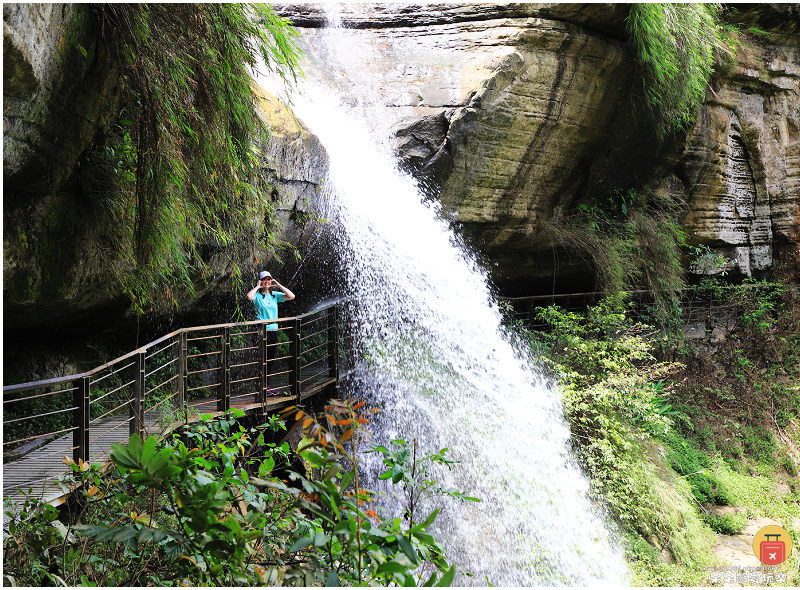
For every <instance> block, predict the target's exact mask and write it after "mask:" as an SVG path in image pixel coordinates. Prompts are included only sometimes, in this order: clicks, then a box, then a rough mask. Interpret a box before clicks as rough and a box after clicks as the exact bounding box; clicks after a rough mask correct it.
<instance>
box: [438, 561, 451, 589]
mask: <svg viewBox="0 0 800 590" xmlns="http://www.w3.org/2000/svg"><path fill="white" fill-rule="evenodd" d="M455 575H456V566H455V565H453V566H451V567H450V569H449V570H447V571H446V572H445V574H444V575H443V576H442V579H441V580H439V583H438V584H436V586H437V587H438V588H442V587H445V586H450V585H451V584H452V583H453V578H454V577H455Z"/></svg>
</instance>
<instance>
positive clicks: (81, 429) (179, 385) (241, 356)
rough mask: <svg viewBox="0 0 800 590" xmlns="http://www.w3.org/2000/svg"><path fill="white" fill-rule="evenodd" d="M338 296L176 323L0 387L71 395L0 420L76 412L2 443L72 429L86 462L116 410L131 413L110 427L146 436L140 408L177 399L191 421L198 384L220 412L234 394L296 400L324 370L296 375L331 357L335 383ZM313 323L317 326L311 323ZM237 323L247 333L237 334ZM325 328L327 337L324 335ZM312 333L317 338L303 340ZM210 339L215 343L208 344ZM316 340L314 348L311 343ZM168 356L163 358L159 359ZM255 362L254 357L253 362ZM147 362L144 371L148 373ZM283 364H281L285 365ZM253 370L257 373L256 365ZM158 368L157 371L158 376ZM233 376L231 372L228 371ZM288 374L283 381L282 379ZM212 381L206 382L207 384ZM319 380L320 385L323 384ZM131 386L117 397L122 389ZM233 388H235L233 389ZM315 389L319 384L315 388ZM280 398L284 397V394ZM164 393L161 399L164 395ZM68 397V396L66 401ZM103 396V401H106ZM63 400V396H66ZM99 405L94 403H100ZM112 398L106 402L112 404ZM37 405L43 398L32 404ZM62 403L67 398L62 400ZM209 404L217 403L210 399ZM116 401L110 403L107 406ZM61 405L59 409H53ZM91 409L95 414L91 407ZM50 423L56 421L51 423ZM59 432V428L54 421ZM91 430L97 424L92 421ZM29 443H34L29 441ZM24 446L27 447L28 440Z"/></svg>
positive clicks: (78, 451)
mask: <svg viewBox="0 0 800 590" xmlns="http://www.w3.org/2000/svg"><path fill="white" fill-rule="evenodd" d="M341 303H342V301H334V302H330V303H327V304H326V305H323V306H321V307H319V308H317V309H314V310H312V311H309V312H306V313H303V314H301V315H298V316H294V317H285V318H277V319H274V320H256V321H245V322H229V323H224V324H214V325H207V326H191V327H186V328H180V329H178V330H175V331H173V332H170V333H169V334H165V335H164V336H161V337H160V338H157V339H156V340H153V341H152V342H149V343H147V344H145V345H143V346H140V347H138V348H137V349H135V350H132V351H130V352H128V353H126V354H124V355H122V356H120V357H117V358H115V359H114V360H111V361H108V362H106V363H103V364H102V365H99V366H97V367H94V368H92V369H90V370H88V371H86V372H83V373H78V374H74V375H66V376H63V377H55V378H52V379H46V380H42V381H35V382H30V383H20V384H15V385H9V386H4V387H3V394H4V397H5V396H9V395H16V394H20V393H24V392H26V391H30V390H36V389H39V390H42V389H44V390H46V391H45V392H44V393H38V392H37V393H36V394H35V395H32V396H27V397H20V398H18V399H15V400H8V399H6V400H4V403H10V402H15V401H16V402H20V401H26V400H33V399H36V398H41V397H45V396H50V395H52V396H55V395H58V394H64V395H67V396H69V398H71V400H69V401H70V402H71V403H65V407H64V409H56V410H54V411H51V412H48V413H46V414H41V415H34V416H23V417H20V416H19V414H17V413H14V414H13V416H12V417H11V418H10V419H9V420H7V421H4V423H8V424H10V423H12V422H21V421H23V420H26V419H34V418H40V417H42V416H47V415H50V414H63V413H66V412H72V413H73V421H72V422H73V424H72V427H71V428H68V429H61V430H55V431H54V432H50V433H45V434H36V435H34V436H27V435H29V434H31V432H30V430H29V431H28V432H27V433H22V432H21V433H20V434H22V436H21V437H15V438H18V440H16V441H9V442H4V443H3V445H4V446H5V445H11V444H15V443H19V442H24V441H26V440H27V441H34V440H35V439H45V440H47V439H49V438H51V437H52V436H53V435H56V434H61V433H64V432H70V431H72V432H73V438H74V442H73V448H72V450H73V451H74V452H73V458H74V460H75V461H76V462H77V461H78V460H79V459H83V460H84V461H87V460H89V457H90V455H89V444H90V443H91V442H93V441H94V440H97V438H101V437H100V436H98V437H95V438H93V439H90V437H89V430H90V428H92V426H93V424H95V423H96V422H99V421H100V420H102V419H103V418H106V417H107V416H110V415H112V414H115V413H119V412H120V411H123V412H124V411H125V410H124V407H125V406H128V407H129V418H128V419H127V420H125V421H124V422H123V423H121V424H120V425H117V426H116V427H114V429H116V428H118V427H119V426H121V425H122V424H124V423H125V422H128V423H129V424H130V427H129V430H130V434H134V433H139V434H140V435H141V434H144V413H145V412H152V411H153V410H154V408H158V407H160V406H162V405H163V404H165V403H166V402H168V401H171V400H173V399H175V403H176V404H179V405H181V406H182V407H183V408H184V416H186V418H185V419H188V412H186V404H187V395H188V394H189V393H190V392H192V391H197V390H201V389H205V390H208V389H212V390H213V389H214V388H216V390H217V395H216V404H217V410H218V411H226V410H228V409H229V408H230V402H231V399H234V400H236V399H241V398H245V397H248V396H252V395H253V394H254V393H255V399H256V403H257V404H262V407H266V406H263V404H265V403H266V402H267V398H268V397H269V396H272V395H276V393H275V392H276V391H288V392H289V393H290V395H291V396H292V397H293V398H295V400H296V403H300V402H301V401H302V399H303V391H304V384H305V383H306V382H307V381H309V380H310V379H314V378H317V377H319V376H320V375H322V374H323V373H324V372H325V370H324V369H323V370H321V371H320V372H319V373H316V374H315V375H313V376H311V377H309V376H308V375H306V374H305V373H304V374H303V378H301V370H303V369H304V368H305V367H306V366H308V365H309V364H313V363H318V362H320V361H323V360H325V361H327V362H328V370H327V372H328V375H329V378H330V379H332V380H333V383H334V384H335V385H338V375H339V367H338V358H339V351H338V347H339V343H338V325H334V323H335V322H338V318H339V308H340V306H341ZM322 320H324V321H325V322H326V323H327V324H328V327H327V328H325V329H322V330H320V329H319V327H320V325H319V323H317V322H318V321H322ZM271 324H277V326H278V327H279V329H280V330H282V331H283V332H284V334H288V336H289V342H288V344H289V349H290V350H289V354H288V355H287V354H283V353H280V355H278V354H275V352H272V357H269V356H268V351H277V347H278V346H280V345H282V344H286V343H285V342H284V343H281V342H278V343H277V344H268V343H267V334H268V333H270V332H271V331H270V330H267V326H268V325H271ZM312 324H314V325H313V326H312ZM305 327H309V328H310V327H313V328H314V330H313V333H311V334H308V335H306V334H303V333H302V332H303V329H304V328H305ZM238 328H244V329H245V330H240V331H236V330H237V329H238ZM202 332H213V335H209V336H201V337H192V336H195V335H198V334H200V333H202ZM326 333H327V336H325V334H326ZM234 338H237V339H241V338H245V339H247V340H246V341H244V342H242V340H237V341H236V348H234V347H233V346H232V344H233V339H234ZM254 338H255V340H256V342H257V343H256V345H255V346H251V345H247V341H250V342H252V340H253V339H254ZM309 338H314V340H308V339H309ZM321 338H325V341H324V342H320V340H321ZM209 341H212V342H209ZM213 341H216V342H217V345H215V346H214V348H215V350H214V351H211V352H208V345H207V344H203V342H209V344H212V345H213ZM312 344H313V347H312V346H311V345H312ZM323 346H328V354H327V355H325V356H323V357H322V358H321V359H317V360H315V361H312V363H305V364H303V363H302V362H301V359H300V357H301V356H302V355H303V354H305V353H307V352H310V351H315V350H317V349H319V348H321V347H323ZM190 347H191V348H195V349H197V347H200V349H199V350H198V352H197V353H194V354H191V355H189V354H188V350H189V348H190ZM164 355H166V356H164ZM201 358H209V359H211V363H210V364H211V365H212V366H211V367H209V366H205V367H203V366H202V365H203V364H206V362H205V361H202V360H200V359H201ZM254 358H255V359H257V360H253V359H254ZM190 359H197V360H195V361H193V362H194V363H200V364H201V365H200V366H201V368H200V369H199V370H195V369H196V367H197V364H195V366H194V367H192V369H191V370H190V367H189V360H190ZM154 362H155V363H156V364H157V365H158V366H157V368H153V363H154ZM276 362H280V363H282V364H283V363H287V362H288V369H286V370H283V369H280V370H275V371H274V372H271V373H270V372H269V371H270V370H271V369H272V366H271V365H274V363H276ZM145 365H147V368H148V369H149V371H147V370H146V367H145ZM283 366H284V367H285V364H283ZM254 369H255V374H252V373H253V370H254ZM159 372H160V373H159ZM214 372H216V378H210V379H209V378H208V376H206V377H205V378H203V377H199V378H198V375H202V374H204V373H206V374H207V373H212V374H213V373H214ZM155 373H159V374H160V375H162V376H161V377H157V379H158V380H159V381H161V383H160V384H159V385H157V386H155V387H151V388H150V389H148V385H147V382H146V380H147V378H148V377H151V376H152V375H153V374H155ZM232 373H235V374H232ZM112 376H113V377H114V380H113V381H110V382H107V384H108V385H109V387H108V388H106V387H104V388H103V389H104V390H105V389H109V391H102V395H101V396H100V397H96V398H92V397H91V396H92V394H94V392H96V391H98V389H96V387H97V384H98V383H99V382H100V381H103V380H104V379H107V378H109V377H112ZM270 378H279V379H280V380H281V383H280V384H275V386H271V385H269V379H270ZM287 378H288V381H289V382H288V384H287V383H286V382H285V381H286V379H287ZM254 380H257V381H258V382H259V383H260V385H256V387H257V388H258V389H257V390H256V391H255V392H253V391H252V389H253V386H252V385H251V386H248V388H249V389H251V391H250V392H248V393H243V391H244V389H245V387H243V386H240V384H244V383H246V382H252V381H254ZM199 381H203V383H202V385H199V386H198V382H199ZM208 381H210V383H209V382H208ZM320 383H322V385H320ZM326 383H330V381H324V380H322V381H320V380H319V379H317V382H316V383H314V384H312V385H311V387H314V388H317V389H318V388H320V387H323V386H327V385H326ZM56 387H63V389H61V390H58V391H50V389H52V388H56ZM126 388H127V389H128V390H129V392H130V393H129V394H128V393H127V392H123V393H122V394H120V391H122V390H125V389H126ZM232 389H235V391H232ZM314 391H316V389H315V390H314ZM281 395H283V394H281ZM164 396H166V397H164ZM69 398H68V399H69ZM106 398H108V399H106ZM150 399H152V400H153V402H152V403H154V404H155V405H154V406H153V407H147V403H149V400H150ZM65 401H66V400H65ZM101 401H102V402H103V403H98V402H101ZM109 402H110V403H109ZM37 403H41V402H37ZM61 403H64V402H61ZM208 403H209V404H213V403H214V401H209V402H208ZM112 406H114V407H112ZM56 407H58V406H56ZM95 407H97V408H98V410H97V412H98V416H97V417H93V418H91V419H90V416H89V413H90V408H95ZM92 413H94V411H92ZM54 425H56V424H55V423H54ZM56 428H57V429H58V426H57V425H56ZM95 428H96V425H95ZM30 444H33V443H32V442H31V443H30ZM25 447H28V445H25Z"/></svg>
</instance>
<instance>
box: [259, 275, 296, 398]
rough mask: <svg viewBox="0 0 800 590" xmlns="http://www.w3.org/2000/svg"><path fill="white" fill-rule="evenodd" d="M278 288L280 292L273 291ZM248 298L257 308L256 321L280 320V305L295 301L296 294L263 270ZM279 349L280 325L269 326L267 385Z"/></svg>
mask: <svg viewBox="0 0 800 590" xmlns="http://www.w3.org/2000/svg"><path fill="white" fill-rule="evenodd" d="M273 287H277V288H278V289H280V291H273V290H272V288H273ZM247 298H248V299H249V300H250V301H252V302H253V305H254V306H255V308H256V320H275V319H278V304H279V303H281V302H282V301H291V300H292V299H294V293H292V292H291V291H290V290H289V289H287V288H286V287H284V286H283V285H281V284H280V283H279V282H278V281H276V280H275V279H273V278H272V275H271V274H270V273H268V272H267V271H265V270H263V271H261V273H259V275H258V284H257V285H256V286H255V287H253V288H252V289H250V291H248V292H247ZM277 348H278V324H277V323H275V322H270V323H268V324H267V385H269V382H270V373H271V372H272V370H271V365H272V361H273V359H274V358H275V351H276V350H277Z"/></svg>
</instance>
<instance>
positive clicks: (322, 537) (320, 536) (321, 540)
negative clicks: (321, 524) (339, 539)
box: [314, 533, 330, 547]
mask: <svg viewBox="0 0 800 590" xmlns="http://www.w3.org/2000/svg"><path fill="white" fill-rule="evenodd" d="M329 540H330V539H328V535H326V534H325V533H317V536H316V537H314V547H322V546H324V545H326V544H327V543H328V541H329Z"/></svg>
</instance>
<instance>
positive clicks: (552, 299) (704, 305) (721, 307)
mask: <svg viewBox="0 0 800 590" xmlns="http://www.w3.org/2000/svg"><path fill="white" fill-rule="evenodd" d="M771 288H772V286H770V285H759V284H754V285H742V286H739V287H735V286H729V285H725V286H719V287H716V288H710V289H702V288H696V287H688V288H686V289H683V290H682V291H681V292H680V300H681V307H682V312H683V317H682V319H683V322H684V323H685V325H687V326H689V325H693V324H704V323H709V322H712V321H713V323H714V324H724V325H730V324H731V323H732V322H735V319H736V317H737V312H738V307H739V304H738V302H737V301H736V300H735V299H733V298H731V296H730V294H731V292H732V291H733V290H734V289H743V290H745V291H749V290H752V292H753V293H755V292H757V291H759V290H765V289H766V290H769V289H771ZM624 293H625V294H626V295H628V296H629V297H630V299H631V302H632V304H633V305H632V307H631V309H630V311H629V315H631V316H634V317H638V316H640V315H641V312H642V311H643V310H645V309H646V308H647V306H648V305H651V304H652V303H653V292H652V291H649V290H639V291H626V292H624ZM605 295H606V293H604V292H602V291H594V292H589V293H563V294H553V295H534V296H529V297H498V298H497V299H498V301H499V302H500V303H501V304H504V305H505V310H504V316H505V318H506V321H509V322H512V323H513V322H517V321H518V322H521V323H522V324H523V325H524V326H525V327H527V328H528V329H531V330H547V329H548V328H549V327H550V326H549V324H547V323H544V322H541V321H539V320H538V319H537V317H536V308H537V307H547V306H550V305H558V306H559V307H561V308H562V309H564V310H566V311H584V310H585V309H586V308H587V307H589V306H591V305H595V304H597V303H598V302H599V301H600V300H601V299H602V298H603V297H604V296H605Z"/></svg>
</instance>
